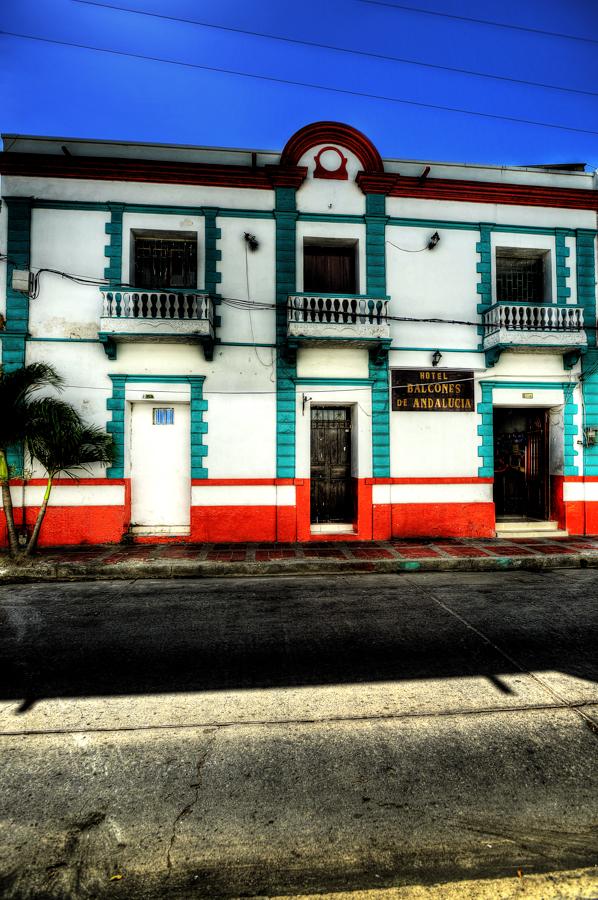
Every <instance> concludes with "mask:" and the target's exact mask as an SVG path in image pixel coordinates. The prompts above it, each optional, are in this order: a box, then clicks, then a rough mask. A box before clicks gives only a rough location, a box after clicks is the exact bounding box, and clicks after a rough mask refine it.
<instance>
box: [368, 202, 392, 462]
mask: <svg viewBox="0 0 598 900" xmlns="http://www.w3.org/2000/svg"><path fill="white" fill-rule="evenodd" d="M387 222H388V216H387V215H386V195H385V194H366V195H365V253H366V263H365V265H366V293H367V294H370V295H373V296H375V297H385V296H386V224H387ZM388 343H390V341H389V342H388ZM369 377H370V379H371V382H372V475H373V477H374V478H389V477H390V397H389V389H390V388H389V372H388V346H384V347H382V348H380V347H379V348H376V349H375V350H373V351H371V352H370V354H369Z"/></svg>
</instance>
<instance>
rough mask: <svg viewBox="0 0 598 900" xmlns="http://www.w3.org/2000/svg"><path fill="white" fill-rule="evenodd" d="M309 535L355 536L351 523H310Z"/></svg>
mask: <svg viewBox="0 0 598 900" xmlns="http://www.w3.org/2000/svg"><path fill="white" fill-rule="evenodd" d="M310 534H357V532H356V531H355V529H354V527H353V523H352V522H312V524H311V525H310Z"/></svg>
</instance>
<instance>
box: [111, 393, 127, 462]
mask: <svg viewBox="0 0 598 900" xmlns="http://www.w3.org/2000/svg"><path fill="white" fill-rule="evenodd" d="M109 377H110V380H111V381H112V396H111V397H109V398H108V399H107V400H106V408H107V409H108V411H109V412H110V414H111V416H110V421H109V422H107V423H106V431H107V432H108V434H111V435H112V440H113V441H114V463H113V464H112V465H111V466H110V468H109V469H106V476H107V477H108V478H124V477H125V383H126V380H127V376H126V375H110V376H109Z"/></svg>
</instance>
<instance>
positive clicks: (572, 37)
mask: <svg viewBox="0 0 598 900" xmlns="http://www.w3.org/2000/svg"><path fill="white" fill-rule="evenodd" d="M358 2H359V3H367V4H369V5H370V6H385V7H387V8H388V9H397V10H406V11H407V12H414V13H421V14H422V15H425V16H439V17H440V18H443V19H455V20H456V21H458V22H473V23H474V24H476V25H491V26H492V27H494V28H508V29H510V30H511V31H526V32H529V33H530V34H542V35H544V36H547V37H556V38H564V39H565V40H568V41H581V42H582V43H584V44H598V39H596V38H591V37H581V36H580V35H577V34H566V33H565V32H563V31H547V30H545V29H543V28H529V27H528V26H525V25H513V24H511V23H507V22H495V21H492V20H491V19H474V18H473V17H472V16H459V15H456V14H455V13H446V12H438V10H433V9H422V7H421V6H406V5H405V4H403V3H390V2H388V0H358Z"/></svg>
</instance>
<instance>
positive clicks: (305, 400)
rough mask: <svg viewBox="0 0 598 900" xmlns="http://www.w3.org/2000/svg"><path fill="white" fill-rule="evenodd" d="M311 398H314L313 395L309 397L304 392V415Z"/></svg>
mask: <svg viewBox="0 0 598 900" xmlns="http://www.w3.org/2000/svg"><path fill="white" fill-rule="evenodd" d="M311 399H312V398H311V397H308V396H307V394H303V406H302V414H303V415H305V407H306V406H307V404H308V403H309V401H310V400H311Z"/></svg>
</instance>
